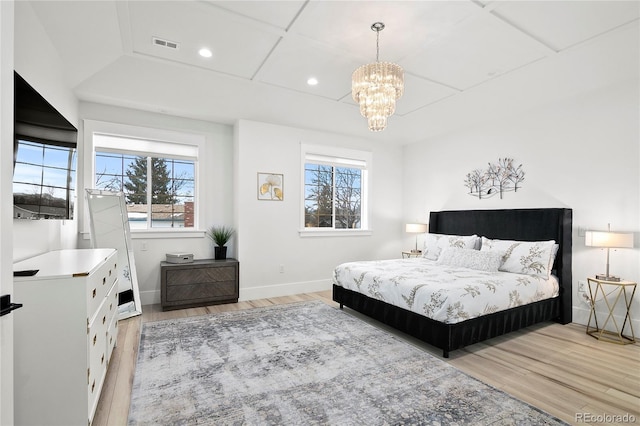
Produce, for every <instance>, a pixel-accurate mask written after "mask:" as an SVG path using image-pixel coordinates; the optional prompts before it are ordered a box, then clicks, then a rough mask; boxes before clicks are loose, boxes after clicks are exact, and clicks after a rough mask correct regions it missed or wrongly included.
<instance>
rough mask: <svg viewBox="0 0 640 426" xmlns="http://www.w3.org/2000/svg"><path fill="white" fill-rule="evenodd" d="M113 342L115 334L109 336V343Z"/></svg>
mask: <svg viewBox="0 0 640 426" xmlns="http://www.w3.org/2000/svg"><path fill="white" fill-rule="evenodd" d="M111 343H113V336H109V344H111Z"/></svg>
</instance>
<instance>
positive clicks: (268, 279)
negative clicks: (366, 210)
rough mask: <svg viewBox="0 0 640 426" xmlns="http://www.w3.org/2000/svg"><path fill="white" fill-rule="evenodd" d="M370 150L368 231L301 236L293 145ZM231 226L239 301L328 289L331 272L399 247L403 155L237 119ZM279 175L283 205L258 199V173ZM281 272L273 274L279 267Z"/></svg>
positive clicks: (325, 135)
mask: <svg viewBox="0 0 640 426" xmlns="http://www.w3.org/2000/svg"><path fill="white" fill-rule="evenodd" d="M301 142H304V143H308V144H317V145H335V146H339V147H342V148H353V149H360V150H365V151H371V152H372V153H373V170H372V173H371V179H372V183H371V188H372V193H371V195H370V200H371V211H372V212H373V214H372V218H371V225H372V228H373V234H372V235H370V236H356V237H301V236H300V235H299V233H298V231H299V230H300V214H301V209H302V206H301V183H302V177H301V159H300V143H301ZM234 151H235V153H234V174H235V186H234V188H235V195H234V196H235V202H236V204H235V223H234V225H235V226H236V228H237V229H238V233H237V236H236V238H237V244H238V260H239V261H240V298H241V299H242V300H247V299H256V298H263V297H273V296H277V295H285V294H295V293H302V292H308V291H319V290H326V289H330V288H331V277H332V271H333V268H334V267H335V266H336V265H337V264H339V263H342V262H346V261H351V260H360V259H382V258H398V257H400V251H401V250H402V244H401V241H400V238H399V237H400V236H401V235H402V173H401V165H402V163H401V161H402V150H401V148H398V147H395V148H394V147H387V146H382V145H380V144H376V143H374V142H371V141H367V140H362V139H354V138H348V137H344V136H340V135H335V134H331V133H324V132H315V131H307V130H301V129H295V128H290V127H283V126H276V125H271V124H265V123H258V122H252V121H247V120H240V121H239V123H237V125H236V130H235V136H234ZM258 172H266V173H282V174H284V200H283V201H259V200H258V199H257V173H258ZM281 266H282V267H283V269H284V272H280V267H281Z"/></svg>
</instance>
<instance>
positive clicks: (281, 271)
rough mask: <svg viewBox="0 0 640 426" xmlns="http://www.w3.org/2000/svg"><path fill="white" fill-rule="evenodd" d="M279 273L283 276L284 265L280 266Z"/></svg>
mask: <svg viewBox="0 0 640 426" xmlns="http://www.w3.org/2000/svg"><path fill="white" fill-rule="evenodd" d="M280 273H281V274H284V265H280Z"/></svg>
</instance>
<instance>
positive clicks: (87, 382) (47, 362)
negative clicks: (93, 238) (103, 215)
mask: <svg viewBox="0 0 640 426" xmlns="http://www.w3.org/2000/svg"><path fill="white" fill-rule="evenodd" d="M116 262H117V251H116V250H114V249H78V250H57V251H51V252H48V253H45V254H42V255H40V256H36V257H32V258H30V259H26V260H23V261H20V262H17V263H14V265H13V270H14V271H22V270H33V269H38V270H39V271H38V273H37V274H36V275H34V276H27V277H15V278H14V298H15V300H16V301H19V303H22V304H23V305H24V306H23V308H22V309H19V310H17V311H16V312H15V314H14V326H15V332H14V336H15V342H14V362H15V364H14V365H15V367H14V398H15V404H14V407H15V424H16V425H65V426H71V425H80V426H86V425H87V424H89V425H90V424H91V421H92V420H93V415H94V413H95V410H96V405H97V404H98V399H99V396H100V391H101V390H102V383H103V381H104V378H105V375H106V372H107V366H108V364H109V360H110V357H111V354H112V352H113V348H114V347H115V345H116V337H117V333H118V331H117V326H118V320H117V312H118V285H117V277H118V274H117V264H116Z"/></svg>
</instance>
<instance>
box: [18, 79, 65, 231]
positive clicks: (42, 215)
mask: <svg viewBox="0 0 640 426" xmlns="http://www.w3.org/2000/svg"><path fill="white" fill-rule="evenodd" d="M77 142H78V130H77V129H76V128H75V127H74V126H73V125H72V124H71V123H70V122H69V121H68V120H67V119H66V118H64V116H62V114H60V113H59V112H58V110H56V109H55V108H54V107H53V106H52V105H51V104H50V103H49V102H47V100H46V99H45V98H43V97H42V96H41V95H40V94H39V93H38V92H37V91H36V90H35V89H34V88H33V87H31V85H30V84H29V83H27V82H26V81H25V79H24V78H22V77H21V76H20V75H19V74H18V73H17V72H14V144H13V147H14V149H13V217H14V218H17V219H72V218H73V202H74V199H75V184H76V182H75V180H76V164H77V158H76V157H77V150H76V148H77Z"/></svg>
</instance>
